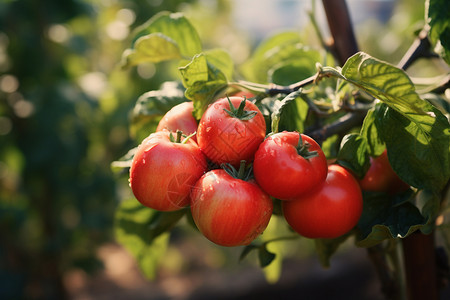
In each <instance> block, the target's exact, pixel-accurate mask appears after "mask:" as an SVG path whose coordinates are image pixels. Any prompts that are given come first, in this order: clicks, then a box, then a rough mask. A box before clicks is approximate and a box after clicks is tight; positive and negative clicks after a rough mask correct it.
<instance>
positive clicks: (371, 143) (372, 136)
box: [360, 109, 386, 157]
mask: <svg viewBox="0 0 450 300" xmlns="http://www.w3.org/2000/svg"><path fill="white" fill-rule="evenodd" d="M375 122H376V120H375V113H374V109H371V110H369V111H368V112H367V115H366V117H365V118H364V122H363V126H362V128H361V132H360V135H361V137H363V138H364V139H365V140H366V141H367V152H368V154H369V156H372V157H377V156H380V155H381V154H382V153H383V151H384V150H385V149H386V145H385V144H384V141H383V139H382V138H381V137H380V135H379V132H378V129H377V126H376V123H375Z"/></svg>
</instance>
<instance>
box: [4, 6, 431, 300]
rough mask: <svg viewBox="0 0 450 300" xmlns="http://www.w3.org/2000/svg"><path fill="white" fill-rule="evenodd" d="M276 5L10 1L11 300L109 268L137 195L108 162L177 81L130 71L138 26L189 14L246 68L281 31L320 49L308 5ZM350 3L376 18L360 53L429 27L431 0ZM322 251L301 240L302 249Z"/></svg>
mask: <svg viewBox="0 0 450 300" xmlns="http://www.w3.org/2000/svg"><path fill="white" fill-rule="evenodd" d="M266 2H267V1H263V2H261V3H260V2H258V1H250V0H246V1H237V0H236V1H226V0H216V1H206V0H204V1H200V0H198V1H196V0H192V1H179V0H166V1H162V0H147V1H146V0H65V1H60V0H41V1H34V0H1V1H0V298H1V299H21V298H25V299H62V298H64V297H66V296H67V287H66V286H65V284H64V282H63V278H64V274H65V273H66V272H68V271H69V270H73V269H81V270H83V272H86V273H87V274H95V271H97V270H99V269H101V268H102V267H103V265H102V261H101V260H100V259H99V255H98V252H97V250H98V249H99V247H101V246H102V245H104V244H107V243H111V242H114V237H113V234H112V232H113V231H112V229H113V228H112V227H113V217H114V211H115V207H116V206H117V203H118V201H120V199H125V198H127V197H128V198H129V197H130V191H129V188H128V182H127V181H126V180H122V181H117V180H116V178H115V177H114V175H113V174H112V172H111V170H110V164H111V162H112V161H114V160H116V159H118V158H119V157H121V156H122V155H124V154H125V153H126V151H127V149H130V148H131V147H133V146H134V145H136V143H137V142H138V141H134V140H133V139H132V137H130V135H129V128H128V125H129V113H130V110H131V109H132V108H133V106H134V104H135V101H136V99H137V98H138V97H139V96H140V95H141V94H143V93H144V92H146V91H149V90H152V89H157V88H158V87H159V86H160V85H161V83H162V82H164V81H166V80H174V79H179V78H178V77H177V75H176V73H175V72H176V68H174V66H172V65H170V64H168V63H161V64H157V65H154V64H146V65H142V66H139V67H137V68H134V69H131V70H127V71H124V70H121V69H120V68H119V62H120V59H121V55H122V52H123V50H124V49H126V48H127V47H129V42H130V41H128V40H127V38H128V34H129V32H130V31H131V30H133V28H135V27H136V26H138V25H140V24H142V23H144V22H145V21H146V20H147V19H149V18H150V17H151V16H153V15H154V14H155V13H157V12H159V11H162V10H169V11H183V12H185V14H186V15H187V16H188V17H189V18H190V19H191V21H192V22H193V24H194V26H195V27H196V29H197V30H198V32H199V34H200V37H201V39H202V41H203V42H204V43H206V45H205V48H213V47H221V48H225V49H227V50H228V51H229V52H230V53H231V55H232V57H233V58H234V60H235V62H236V63H237V64H242V63H243V62H245V60H246V59H247V58H248V57H249V55H250V53H251V50H252V49H253V47H254V46H255V45H256V44H257V43H258V42H260V41H261V40H262V39H264V38H265V37H267V36H268V35H269V34H270V33H271V32H274V31H280V30H284V29H295V30H298V29H299V27H300V26H301V27H302V34H303V38H304V41H305V44H310V45H313V46H319V41H318V40H317V37H316V36H315V35H314V34H312V33H314V30H312V29H311V28H312V27H311V25H310V24H309V22H308V19H307V15H306V12H307V11H306V10H305V4H308V5H309V4H310V1H287V0H285V1H273V2H275V3H278V5H279V7H281V8H284V11H285V12H287V11H289V12H290V13H291V14H292V12H294V15H293V17H290V18H286V17H285V16H284V15H283V14H282V13H281V15H277V14H276V12H274V11H273V10H272V11H271V10H270V9H269V10H267V9H266V10H265V11H263V10H261V11H260V9H261V8H262V7H264V5H263V4H266V5H267V3H266ZM272 5H273V4H272ZM349 5H350V9H351V12H352V14H353V15H355V12H357V9H362V8H365V9H364V11H365V12H366V14H370V16H371V17H366V18H364V19H361V18H357V20H355V25H356V27H355V29H356V34H357V37H358V40H359V43H360V47H361V50H363V51H365V52H368V53H369V54H371V55H373V56H376V57H378V58H381V59H385V60H387V61H389V62H392V63H397V62H398V60H400V58H401V56H402V54H403V53H404V52H405V51H406V49H407V48H408V47H409V45H410V44H411V41H412V40H413V39H414V35H413V32H414V31H415V30H417V29H420V28H421V27H422V25H423V14H424V7H423V1H421V0H420V1H419V0H413V1H411V0H409V1H406V0H401V1H400V0H399V1H349ZM316 6H317V7H318V8H321V7H320V1H318V2H317V5H316ZM286 7H287V10H286ZM289 8H291V9H289ZM292 8H294V9H292ZM319 10H320V9H318V11H319ZM281 12H283V10H281ZM318 13H319V12H318ZM263 14H269V19H270V18H272V17H273V20H272V22H269V21H268V20H269V19H267V18H266V17H265V16H264V15H263ZM271 14H272V15H271ZM356 15H358V16H359V17H360V16H361V15H359V14H356ZM258 16H260V17H258ZM290 16H291V15H290ZM296 16H298V17H296ZM276 20H278V21H280V20H282V21H283V22H281V21H280V22H281V23H280V22H278V23H277V22H276ZM286 20H287V21H290V22H287V23H286ZM319 20H321V18H320V17H319ZM322 21H323V16H322ZM363 21H364V22H363ZM322 23H323V24H325V23H324V22H322ZM258 24H259V27H258ZM269 25H270V28H269V27H268V26H269ZM285 27H286V28H285ZM289 27H290V28H289ZM322 28H323V30H324V31H325V32H326V26H325V25H324V26H323V27H322ZM155 74H157V75H155ZM186 234H187V235H188V236H189V232H188V233H186V232H184V231H183V229H177V230H176V232H175V234H174V236H175V237H177V236H178V237H179V236H183V235H186ZM192 236H193V235H192ZM192 240H193V241H195V242H198V237H196V238H192ZM200 243H204V244H205V245H210V244H208V242H206V241H204V240H203V239H202V240H201V242H200ZM210 248H213V249H211V250H210V252H208V253H209V254H208V255H207V256H205V257H206V258H205V259H207V260H209V261H210V265H211V266H216V267H223V266H225V265H226V264H225V261H226V258H224V254H223V252H224V251H222V250H223V249H222V248H218V247H215V248H214V247H210ZM312 248H313V247H312V246H308V245H306V246H304V245H303V246H302V249H303V255H305V253H308V251H311V249H312ZM293 249H298V246H296V247H294V248H293ZM308 249H309V250H308ZM227 251H228V250H227ZM296 251H297V250H295V251H293V252H296ZM237 253H238V252H232V254H231V257H232V259H234V260H236V258H237V257H238V254H237ZM168 255H171V260H167V261H166V266H165V267H166V269H169V270H173V271H174V272H182V271H183V266H184V265H185V263H183V255H182V253H181V252H180V251H176V250H174V249H169V251H168ZM174 261H175V262H177V263H174ZM169 262H171V263H169Z"/></svg>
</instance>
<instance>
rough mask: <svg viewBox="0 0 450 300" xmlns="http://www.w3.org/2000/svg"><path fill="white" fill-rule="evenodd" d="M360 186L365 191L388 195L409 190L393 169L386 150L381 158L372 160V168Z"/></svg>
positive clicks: (372, 158) (360, 182)
mask: <svg viewBox="0 0 450 300" xmlns="http://www.w3.org/2000/svg"><path fill="white" fill-rule="evenodd" d="M359 184H360V186H361V189H362V190H363V191H372V192H386V193H388V194H396V193H398V192H403V191H406V190H407V189H408V188H409V186H408V185H407V184H406V183H405V182H403V181H402V180H401V179H400V177H398V175H397V174H396V173H395V172H394V170H393V169H392V167H391V165H390V163H389V159H388V156H387V151H386V150H385V151H384V152H383V153H382V154H381V155H380V156H378V157H371V158H370V168H369V170H368V171H367V173H366V175H365V176H364V178H363V179H361V180H360V181H359Z"/></svg>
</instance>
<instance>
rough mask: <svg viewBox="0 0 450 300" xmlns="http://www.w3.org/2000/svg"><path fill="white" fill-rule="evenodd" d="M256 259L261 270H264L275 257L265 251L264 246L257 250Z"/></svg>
mask: <svg viewBox="0 0 450 300" xmlns="http://www.w3.org/2000/svg"><path fill="white" fill-rule="evenodd" d="M258 250H259V251H258V259H259V264H260V266H261V268H265V267H267V266H268V265H270V263H272V261H273V260H274V259H275V257H276V255H275V254H274V253H272V252H270V251H269V250H267V247H266V244H263V246H262V247H259V248H258Z"/></svg>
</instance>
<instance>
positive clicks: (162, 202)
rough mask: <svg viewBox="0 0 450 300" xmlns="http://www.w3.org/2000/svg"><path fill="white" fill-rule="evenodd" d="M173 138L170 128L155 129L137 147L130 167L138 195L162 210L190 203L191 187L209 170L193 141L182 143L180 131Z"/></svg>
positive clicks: (137, 197)
mask: <svg viewBox="0 0 450 300" xmlns="http://www.w3.org/2000/svg"><path fill="white" fill-rule="evenodd" d="M179 133H180V132H179ZM171 139H172V140H171ZM173 139H174V137H173V136H172V135H171V133H170V132H168V131H160V132H156V133H152V134H151V135H150V136H149V137H147V138H146V139H144V140H143V141H142V143H141V144H140V145H139V147H138V148H137V150H136V153H135V154H134V157H133V161H132V163H131V168H130V187H131V189H132V190H133V193H134V195H135V196H136V199H137V200H139V202H141V203H142V204H143V205H145V206H148V207H150V208H153V209H157V210H161V211H174V210H179V209H181V208H183V207H186V206H188V205H189V193H190V191H191V187H192V186H193V185H194V184H195V182H196V181H197V180H198V179H199V178H200V176H202V175H203V173H204V172H205V170H206V161H205V158H204V156H203V154H202V153H201V151H200V149H199V148H198V146H197V144H196V143H195V142H194V141H192V140H188V141H187V142H186V143H182V142H181V140H180V139H181V134H178V138H177V140H173Z"/></svg>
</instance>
